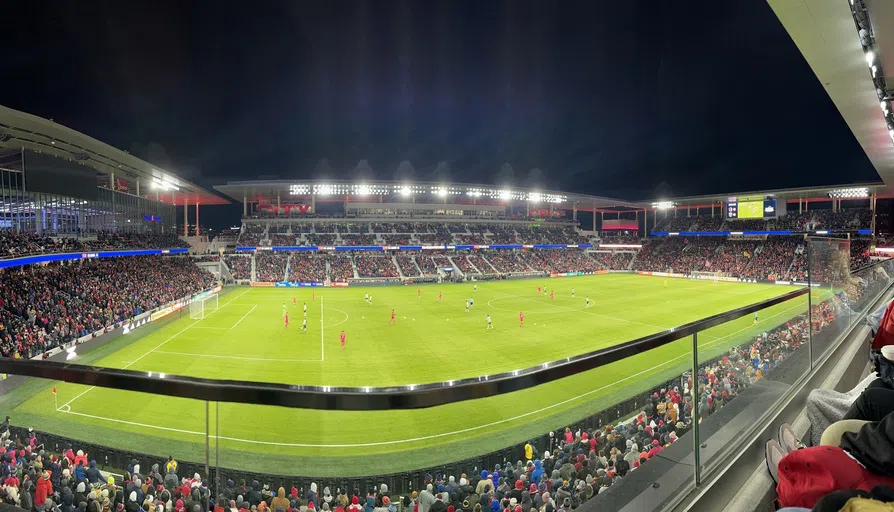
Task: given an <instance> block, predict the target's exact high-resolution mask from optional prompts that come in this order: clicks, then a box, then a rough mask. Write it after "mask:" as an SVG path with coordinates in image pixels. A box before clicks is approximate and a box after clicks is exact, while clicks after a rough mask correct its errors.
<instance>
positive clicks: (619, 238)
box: [599, 231, 640, 245]
mask: <svg viewBox="0 0 894 512" xmlns="http://www.w3.org/2000/svg"><path fill="white" fill-rule="evenodd" d="M599 239H600V240H599V243H602V244H627V245H635V244H638V243H640V239H639V238H638V237H637V236H635V235H629V234H624V233H622V232H618V231H603V232H602V233H600V234H599Z"/></svg>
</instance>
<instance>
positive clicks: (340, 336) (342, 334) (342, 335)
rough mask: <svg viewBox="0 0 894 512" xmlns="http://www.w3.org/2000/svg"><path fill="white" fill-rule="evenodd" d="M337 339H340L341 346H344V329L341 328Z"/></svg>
mask: <svg viewBox="0 0 894 512" xmlns="http://www.w3.org/2000/svg"><path fill="white" fill-rule="evenodd" d="M338 338H339V340H341V348H342V349H344V348H345V331H344V329H342V331H341V334H340V335H339V336H338Z"/></svg>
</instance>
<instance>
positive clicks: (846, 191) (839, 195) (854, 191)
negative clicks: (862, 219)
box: [829, 187, 869, 199]
mask: <svg viewBox="0 0 894 512" xmlns="http://www.w3.org/2000/svg"><path fill="white" fill-rule="evenodd" d="M829 197H831V198H833V199H859V198H862V197H869V189H868V188H866V187H858V188H839V189H836V190H831V191H829Z"/></svg>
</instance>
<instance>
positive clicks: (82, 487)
mask: <svg viewBox="0 0 894 512" xmlns="http://www.w3.org/2000/svg"><path fill="white" fill-rule="evenodd" d="M86 490H87V486H86V485H85V484H84V482H78V486H77V487H75V491H77V492H84V491H86Z"/></svg>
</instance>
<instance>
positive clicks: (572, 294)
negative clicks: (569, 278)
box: [571, 288, 574, 299]
mask: <svg viewBox="0 0 894 512" xmlns="http://www.w3.org/2000/svg"><path fill="white" fill-rule="evenodd" d="M571 298H572V299H573V298H574V288H572V289H571Z"/></svg>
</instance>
